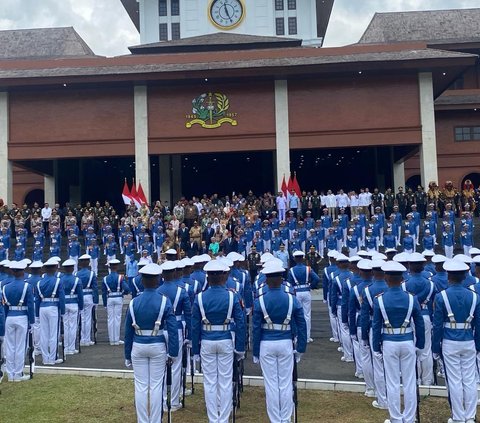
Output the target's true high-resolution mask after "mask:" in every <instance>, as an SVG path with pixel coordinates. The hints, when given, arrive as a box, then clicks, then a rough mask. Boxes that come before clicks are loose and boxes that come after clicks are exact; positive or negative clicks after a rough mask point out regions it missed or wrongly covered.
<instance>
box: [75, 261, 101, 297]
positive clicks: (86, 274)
mask: <svg viewBox="0 0 480 423" xmlns="http://www.w3.org/2000/svg"><path fill="white" fill-rule="evenodd" d="M76 276H77V278H79V279H80V281H81V282H82V288H83V295H90V294H92V296H93V304H98V284H97V276H96V275H95V272H92V271H91V270H88V269H87V268H84V269H80V270H79V271H78V272H77V273H76ZM90 278H91V279H90ZM89 284H90V286H89ZM90 290H91V291H90Z"/></svg>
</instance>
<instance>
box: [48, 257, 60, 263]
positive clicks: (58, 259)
mask: <svg viewBox="0 0 480 423" xmlns="http://www.w3.org/2000/svg"><path fill="white" fill-rule="evenodd" d="M50 258H51V259H52V260H55V261H56V262H57V264H58V263H60V262H61V261H62V259H61V258H60V257H58V256H53V257H50Z"/></svg>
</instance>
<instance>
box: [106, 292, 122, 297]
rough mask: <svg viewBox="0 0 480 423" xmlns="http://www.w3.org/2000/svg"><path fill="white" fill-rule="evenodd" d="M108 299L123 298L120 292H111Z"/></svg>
mask: <svg viewBox="0 0 480 423" xmlns="http://www.w3.org/2000/svg"><path fill="white" fill-rule="evenodd" d="M108 297H109V298H115V297H123V294H122V293H121V292H112V293H110V294H108Z"/></svg>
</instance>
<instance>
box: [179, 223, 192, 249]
mask: <svg viewBox="0 0 480 423" xmlns="http://www.w3.org/2000/svg"><path fill="white" fill-rule="evenodd" d="M178 241H179V243H180V248H181V249H182V250H183V251H187V248H188V242H189V241H190V231H189V229H188V228H187V227H186V226H185V223H182V224H181V225H180V228H179V229H178Z"/></svg>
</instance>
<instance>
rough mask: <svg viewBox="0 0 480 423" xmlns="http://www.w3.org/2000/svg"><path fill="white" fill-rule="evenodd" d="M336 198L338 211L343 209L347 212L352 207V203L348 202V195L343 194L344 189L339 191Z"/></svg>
mask: <svg viewBox="0 0 480 423" xmlns="http://www.w3.org/2000/svg"><path fill="white" fill-rule="evenodd" d="M336 197H337V210H338V211H339V210H340V209H342V208H343V209H345V210H347V208H348V207H349V206H350V202H349V200H348V195H347V194H345V193H344V192H343V189H341V190H340V191H338V194H337V196H336Z"/></svg>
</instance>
